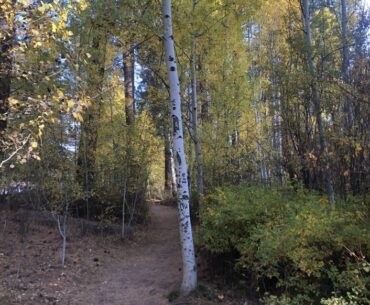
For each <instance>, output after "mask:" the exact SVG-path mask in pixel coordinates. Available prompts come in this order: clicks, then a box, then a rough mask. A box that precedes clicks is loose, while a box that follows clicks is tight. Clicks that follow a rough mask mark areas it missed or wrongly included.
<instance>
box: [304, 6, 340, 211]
mask: <svg viewBox="0 0 370 305" xmlns="http://www.w3.org/2000/svg"><path fill="white" fill-rule="evenodd" d="M302 13H303V14H302V15H303V26H304V29H305V41H306V49H307V51H306V53H307V66H308V71H309V74H310V81H311V90H312V102H313V108H314V111H315V115H316V121H317V129H318V132H319V142H320V152H321V155H322V157H323V165H324V168H323V174H324V179H325V183H326V189H327V193H328V196H329V200H330V203H332V204H334V202H335V195H334V187H333V178H332V175H331V170H330V166H329V159H328V147H327V140H326V135H325V127H324V122H323V119H322V115H321V101H320V95H319V91H318V87H317V76H316V68H315V63H314V59H313V56H314V55H313V47H312V34H311V25H310V10H309V6H308V0H303V12H302Z"/></svg>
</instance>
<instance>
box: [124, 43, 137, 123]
mask: <svg viewBox="0 0 370 305" xmlns="http://www.w3.org/2000/svg"><path fill="white" fill-rule="evenodd" d="M128 48H129V50H127V51H126V52H125V53H124V54H123V77H124V86H125V103H126V106H125V112H126V124H127V125H132V123H133V122H134V121H135V83H134V79H135V52H134V50H131V47H130V46H128Z"/></svg>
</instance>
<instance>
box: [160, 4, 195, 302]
mask: <svg viewBox="0 0 370 305" xmlns="http://www.w3.org/2000/svg"><path fill="white" fill-rule="evenodd" d="M162 10H163V11H162V13H163V23H164V28H165V29H164V46H165V50H166V63H167V73H168V78H169V83H170V99H171V114H172V124H173V125H172V128H173V148H174V155H175V163H176V177H177V199H178V209H179V227H180V241H181V253H182V261H183V278H182V284H181V293H182V294H184V295H186V294H188V293H190V292H191V291H192V290H194V289H195V288H196V285H197V270H196V266H197V265H196V261H195V252H194V243H193V233H192V228H191V221H190V207H189V185H188V179H187V166H186V159H185V150H184V133H183V126H182V115H181V97H180V82H179V76H178V73H177V64H176V54H175V47H174V38H173V31H172V17H171V0H162Z"/></svg>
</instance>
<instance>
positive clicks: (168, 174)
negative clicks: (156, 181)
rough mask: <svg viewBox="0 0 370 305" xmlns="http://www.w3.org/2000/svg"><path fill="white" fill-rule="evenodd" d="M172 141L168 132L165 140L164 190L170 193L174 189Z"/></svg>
mask: <svg viewBox="0 0 370 305" xmlns="http://www.w3.org/2000/svg"><path fill="white" fill-rule="evenodd" d="M171 166H172V165H171V141H170V139H169V135H167V134H166V136H165V140H164V190H165V192H166V193H168V194H169V193H170V191H171V189H172V168H171Z"/></svg>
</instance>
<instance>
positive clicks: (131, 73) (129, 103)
mask: <svg viewBox="0 0 370 305" xmlns="http://www.w3.org/2000/svg"><path fill="white" fill-rule="evenodd" d="M123 77H124V89H125V114H126V125H127V127H128V129H127V143H126V148H125V149H126V158H125V163H126V178H125V186H124V194H125V196H124V198H123V204H122V238H124V237H125V236H124V232H125V205H127V203H128V202H127V199H129V200H130V199H131V196H130V195H131V192H130V191H129V190H131V187H132V186H133V183H135V182H133V181H132V175H131V173H132V171H131V169H133V168H134V166H133V164H131V163H132V160H133V132H134V128H135V125H134V123H135V52H134V50H133V49H132V48H131V46H130V45H127V50H126V52H125V53H124V54H123ZM129 202H130V201H129Z"/></svg>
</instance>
